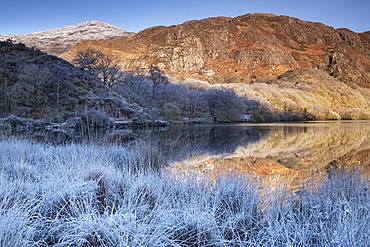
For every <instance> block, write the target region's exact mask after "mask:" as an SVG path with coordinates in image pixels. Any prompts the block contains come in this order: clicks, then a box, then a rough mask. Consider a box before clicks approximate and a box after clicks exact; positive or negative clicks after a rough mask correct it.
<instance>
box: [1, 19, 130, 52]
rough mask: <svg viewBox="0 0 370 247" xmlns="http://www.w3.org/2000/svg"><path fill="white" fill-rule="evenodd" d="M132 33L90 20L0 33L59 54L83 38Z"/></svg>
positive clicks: (124, 35) (110, 36) (111, 37)
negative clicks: (35, 29) (33, 29)
mask: <svg viewBox="0 0 370 247" xmlns="http://www.w3.org/2000/svg"><path fill="white" fill-rule="evenodd" d="M132 35H133V33H131V32H127V31H125V30H122V29H120V28H118V27H116V26H114V25H111V24H108V23H105V22H102V21H95V20H90V21H86V22H82V23H78V24H73V25H68V26H64V27H58V28H53V29H50V30H46V31H40V32H35V33H29V34H16V35H12V34H6V35H0V40H6V39H8V38H11V39H13V40H14V41H15V42H19V43H23V44H25V45H26V46H28V47H33V48H36V49H39V50H41V51H43V52H46V53H48V54H51V55H56V56H59V55H61V54H62V53H64V52H67V51H68V50H69V49H70V48H72V47H73V46H74V45H76V44H78V43H80V42H81V41H83V40H89V39H94V40H105V39H119V38H122V37H130V36H132Z"/></svg>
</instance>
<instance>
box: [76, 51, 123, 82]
mask: <svg viewBox="0 0 370 247" xmlns="http://www.w3.org/2000/svg"><path fill="white" fill-rule="evenodd" d="M72 63H73V64H75V65H76V66H79V67H80V68H81V69H82V70H88V71H89V72H90V74H92V75H96V76H99V77H100V78H101V79H102V81H103V83H105V84H106V85H108V86H109V87H112V86H113V85H114V84H115V83H116V82H117V81H118V80H120V79H121V77H122V72H121V71H120V68H119V60H118V59H116V58H115V57H114V56H113V55H110V54H105V53H103V52H102V51H100V50H97V49H95V48H93V47H89V48H87V49H86V50H84V51H79V52H78V53H77V55H76V56H75V57H74V59H73V60H72Z"/></svg>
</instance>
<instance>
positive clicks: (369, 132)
mask: <svg viewBox="0 0 370 247" xmlns="http://www.w3.org/2000/svg"><path fill="white" fill-rule="evenodd" d="M13 134H14V135H18V134H20V133H13ZM22 134H23V135H26V136H27V135H28V136H30V137H32V138H34V139H36V140H38V141H47V142H54V143H66V142H70V141H73V142H81V141H84V140H93V141H94V142H98V143H106V142H115V143H129V142H132V141H144V142H150V143H151V144H152V145H155V146H158V147H159V149H160V150H161V152H163V153H164V154H165V155H166V156H167V157H168V158H169V163H170V164H178V163H180V164H182V165H193V166H198V165H200V164H204V163H207V162H208V165H210V163H212V164H213V166H214V165H215V164H216V163H220V162H221V163H225V161H229V163H230V162H231V161H232V160H234V161H235V162H236V163H235V162H234V163H233V162H231V163H230V165H233V166H243V164H244V163H246V162H249V163H250V162H254V163H261V162H262V163H269V164H270V163H271V164H275V165H277V164H278V165H282V166H283V167H286V168H288V169H292V170H304V171H307V170H313V169H324V168H325V167H327V166H328V165H330V166H333V165H334V166H338V165H340V164H342V163H346V164H347V165H348V164H352V165H358V163H360V164H364V165H367V164H368V162H369V161H368V159H367V157H368V155H367V154H368V153H370V121H335V122H302V123H259V124H257V123H256V124H255V123H245V124H244V123H243V124H212V125H181V126H169V127H164V128H163V127H161V128H154V127H150V128H148V127H147V128H126V129H121V130H114V129H109V130H100V131H91V132H85V133H80V132H75V131H70V132H62V131H38V132H30V133H22ZM241 159H243V160H244V161H245V160H246V159H247V161H245V162H244V163H243V162H242V160H241ZM271 164H270V166H271Z"/></svg>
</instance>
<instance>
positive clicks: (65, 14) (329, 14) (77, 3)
mask: <svg viewBox="0 0 370 247" xmlns="http://www.w3.org/2000/svg"><path fill="white" fill-rule="evenodd" d="M0 8H1V12H0V13H1V14H0V34H24V33H32V32H37V31H44V30H48V29H52V28H56V27H62V26H67V25H71V24H77V23H81V22H84V21H88V20H99V21H104V22H107V23H109V24H112V25H115V26H117V27H119V28H122V29H124V30H127V31H132V32H139V31H141V30H143V29H145V28H148V27H152V26H158V25H164V26H170V25H176V24H181V23H183V22H185V21H188V20H200V19H204V18H207V17H216V16H228V17H236V16H239V15H244V14H247V13H256V12H257V13H272V14H276V15H287V16H292V17H296V18H299V19H302V20H306V21H315V22H321V23H324V24H325V25H328V26H332V27H335V28H340V27H345V28H349V29H351V30H352V31H355V32H364V31H369V30H370V14H369V10H370V1H369V0H329V1H325V0H305V1H301V0H296V1H293V0H281V1H278V0H225V1H221V0H183V1H176V0H164V1H160V0H158V1H153V0H151V1H150V0H141V1H126V0H121V1H119V0H90V1H87V0H61V1H56V0H32V1H30V0H0Z"/></svg>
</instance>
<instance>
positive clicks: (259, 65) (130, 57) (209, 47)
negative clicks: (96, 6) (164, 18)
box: [63, 14, 370, 87]
mask: <svg viewBox="0 0 370 247" xmlns="http://www.w3.org/2000/svg"><path fill="white" fill-rule="evenodd" d="M87 46H95V47H98V48H101V49H105V50H106V51H107V52H111V53H114V54H116V55H117V54H120V55H121V57H122V60H123V64H124V66H125V67H127V68H129V67H135V66H149V65H151V64H155V65H157V66H159V67H161V69H163V70H166V73H169V74H171V75H172V76H174V77H180V78H181V77H185V76H192V77H195V78H198V79H207V80H211V81H214V82H216V83H232V82H247V83H251V82H255V81H257V80H262V79H267V78H271V77H274V76H277V75H280V74H282V73H284V72H286V71H288V70H291V69H294V68H315V69H320V70H322V71H324V72H325V73H327V74H330V75H332V76H334V77H336V78H338V79H340V80H342V81H346V82H355V83H357V84H359V85H361V86H364V87H369V82H370V79H369V78H370V74H369V73H370V72H369V71H370V60H369V54H370V35H369V32H365V33H360V34H359V33H354V32H352V31H350V30H348V29H334V28H332V27H329V26H325V25H323V24H321V23H314V22H307V21H302V20H299V19H296V18H292V17H287V16H276V15H271V14H247V15H243V16H239V17H235V18H228V17H217V18H208V19H204V20H199V21H188V22H185V23H183V24H181V25H174V26H170V27H163V26H159V27H152V28H148V29H145V30H143V31H141V32H139V33H137V34H136V35H134V36H132V37H131V38H122V39H118V40H106V41H99V42H95V41H85V42H83V43H81V44H79V45H76V46H75V47H73V48H72V49H71V51H70V52H68V53H65V54H63V57H65V58H71V57H73V55H74V54H76V52H77V51H79V50H83V49H85V48H86V47H87Z"/></svg>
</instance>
